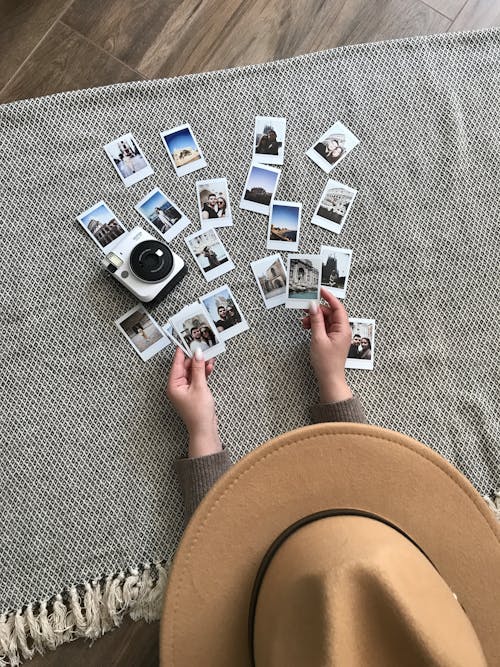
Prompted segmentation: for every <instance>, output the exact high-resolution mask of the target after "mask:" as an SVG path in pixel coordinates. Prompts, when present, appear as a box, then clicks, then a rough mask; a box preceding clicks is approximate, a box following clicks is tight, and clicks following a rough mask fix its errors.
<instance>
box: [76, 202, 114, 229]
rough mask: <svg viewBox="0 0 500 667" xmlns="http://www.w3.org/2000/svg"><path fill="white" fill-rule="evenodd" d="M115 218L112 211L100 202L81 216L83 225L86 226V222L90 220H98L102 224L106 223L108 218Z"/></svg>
mask: <svg viewBox="0 0 500 667" xmlns="http://www.w3.org/2000/svg"><path fill="white" fill-rule="evenodd" d="M114 218H116V216H115V215H114V213H113V212H112V211H111V210H110V209H109V208H108V207H107V206H106V204H101V205H100V206H98V207H97V208H95V209H93V210H92V212H91V213H88V214H87V215H86V216H84V217H82V222H83V224H84V225H85V227H88V224H89V222H90V221H91V220H98V221H99V222H102V223H103V224H106V223H107V222H109V221H110V220H113V219H114Z"/></svg>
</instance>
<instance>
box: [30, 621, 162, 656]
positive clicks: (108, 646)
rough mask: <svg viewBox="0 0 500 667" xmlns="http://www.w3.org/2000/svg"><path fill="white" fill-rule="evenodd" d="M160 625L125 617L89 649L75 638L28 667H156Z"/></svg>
mask: <svg viewBox="0 0 500 667" xmlns="http://www.w3.org/2000/svg"><path fill="white" fill-rule="evenodd" d="M159 627H160V624H159V622H156V623H146V622H144V621H137V622H134V621H131V620H130V618H128V617H127V618H126V619H125V620H124V621H123V624H122V625H121V626H120V627H119V628H117V629H116V630H113V631H112V632H108V633H107V634H105V635H104V636H103V637H101V638H100V639H98V640H97V641H96V642H95V643H94V644H92V646H91V645H90V643H89V641H88V640H84V639H77V640H76V641H74V642H72V643H71V644H63V645H62V646H59V647H58V648H57V649H56V650H55V651H49V652H48V653H46V654H45V655H44V656H40V655H38V656H36V657H35V658H33V660H30V661H29V662H27V663H26V665H27V667H28V666H29V667H61V665H71V667H158V662H159V647H158V633H159Z"/></svg>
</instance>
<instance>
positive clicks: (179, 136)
mask: <svg viewBox="0 0 500 667" xmlns="http://www.w3.org/2000/svg"><path fill="white" fill-rule="evenodd" d="M163 138H164V139H165V143H166V144H167V148H168V150H169V151H170V152H171V153H173V152H174V151H176V150H183V149H186V148H189V149H190V150H192V151H196V150H198V149H197V147H196V142H195V140H194V137H193V135H192V134H191V132H190V131H189V128H187V127H185V128H184V129H182V130H178V131H177V132H172V134H167V135H166V136H165V137H163Z"/></svg>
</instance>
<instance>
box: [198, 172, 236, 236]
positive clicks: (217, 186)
mask: <svg viewBox="0 0 500 667" xmlns="http://www.w3.org/2000/svg"><path fill="white" fill-rule="evenodd" d="M196 193H197V195H198V211H199V214H200V220H201V226H202V228H206V227H228V226H230V225H232V224H233V218H232V214H231V204H230V203H229V191H228V184H227V179H225V178H213V179H211V180H209V181H197V183H196Z"/></svg>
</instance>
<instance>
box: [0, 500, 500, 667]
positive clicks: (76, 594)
mask: <svg viewBox="0 0 500 667" xmlns="http://www.w3.org/2000/svg"><path fill="white" fill-rule="evenodd" d="M484 499H485V501H486V503H487V504H488V507H489V508H490V509H491V510H492V511H493V513H494V514H495V517H496V519H497V520H498V521H500V490H498V491H496V492H495V494H494V497H493V499H492V498H490V497H489V496H484ZM169 565H170V563H169V562H167V561H162V562H160V563H146V564H145V565H143V566H141V568H139V569H129V570H128V571H127V573H125V572H118V573H117V574H113V575H109V576H107V577H103V578H102V579H95V580H93V581H91V582H86V583H85V584H82V585H79V586H72V587H71V588H69V589H66V590H65V591H63V593H62V594H58V595H55V596H54V597H53V598H51V599H50V600H42V601H40V602H36V603H30V604H28V605H27V606H26V607H23V608H22V609H18V610H17V611H11V612H9V613H7V614H1V615H0V667H18V666H19V665H20V664H21V663H22V662H23V660H29V659H30V658H32V657H33V656H34V655H35V653H40V654H42V655H43V654H44V653H45V651H46V650H47V649H49V650H53V649H55V648H57V646H60V645H61V644H64V643H66V642H70V641H73V640H74V639H78V638H79V637H87V638H89V639H97V638H98V637H100V636H101V635H103V634H104V633H106V632H108V631H109V630H111V629H112V628H113V627H117V626H119V625H120V624H121V622H122V620H123V617H124V616H125V614H127V613H128V614H130V617H131V618H132V619H133V620H134V621H138V620H139V619H144V620H145V621H147V622H148V623H150V622H151V621H155V620H157V619H159V618H160V614H161V606H162V601H163V594H164V592H165V586H166V583H167V577H168V567H169Z"/></svg>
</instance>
